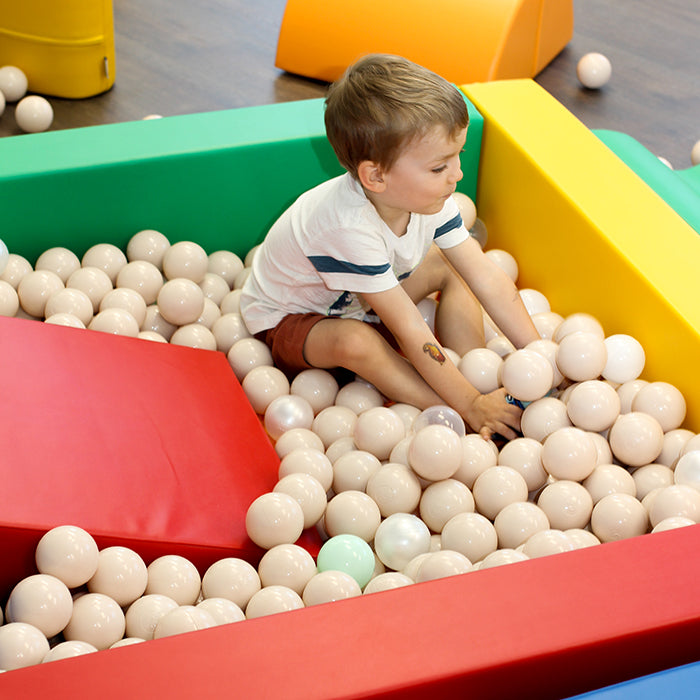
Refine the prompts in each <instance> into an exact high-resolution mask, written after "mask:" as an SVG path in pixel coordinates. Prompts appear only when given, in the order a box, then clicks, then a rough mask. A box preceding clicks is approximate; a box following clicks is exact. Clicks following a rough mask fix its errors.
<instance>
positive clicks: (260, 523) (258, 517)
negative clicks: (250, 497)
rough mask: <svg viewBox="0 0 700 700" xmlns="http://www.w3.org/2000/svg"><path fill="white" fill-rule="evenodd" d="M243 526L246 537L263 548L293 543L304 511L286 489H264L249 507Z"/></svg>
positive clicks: (300, 525)
mask: <svg viewBox="0 0 700 700" xmlns="http://www.w3.org/2000/svg"><path fill="white" fill-rule="evenodd" d="M245 527H246V532H247V533H248V537H250V539H251V540H253V542H255V544H257V545H258V547H262V548H263V549H270V548H271V547H274V546H275V545H278V544H293V543H294V542H296V541H297V540H298V539H299V536H300V535H301V533H302V531H303V529H304V511H303V510H302V507H301V506H300V505H299V503H298V501H296V500H295V499H294V498H292V496H289V495H287V494H286V493H266V494H263V495H262V496H258V498H256V499H255V500H254V501H253V502H252V503H251V504H250V506H249V507H248V511H247V513H246V517H245Z"/></svg>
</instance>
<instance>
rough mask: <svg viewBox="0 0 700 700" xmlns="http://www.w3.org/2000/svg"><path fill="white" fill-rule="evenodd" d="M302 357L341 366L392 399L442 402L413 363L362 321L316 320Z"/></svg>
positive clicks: (423, 404) (424, 403)
mask: <svg viewBox="0 0 700 700" xmlns="http://www.w3.org/2000/svg"><path fill="white" fill-rule="evenodd" d="M304 357H305V359H306V361H307V362H308V363H309V364H310V365H312V366H314V367H319V368H321V369H330V368H332V367H345V368H346V369H349V370H351V371H352V372H354V373H355V374H357V375H359V376H360V377H362V378H363V379H365V380H366V381H368V382H370V383H371V384H373V385H374V386H375V387H376V388H377V390H378V391H380V392H381V393H382V394H383V395H384V396H386V397H387V398H388V399H391V400H392V401H397V402H400V403H408V404H411V405H412V406H416V407H418V408H428V407H429V406H434V405H435V404H441V403H444V402H443V401H442V399H441V398H440V397H439V396H438V395H437V394H436V393H435V392H434V391H433V390H432V389H431V388H430V386H429V385H428V384H427V383H426V382H425V380H424V379H423V378H422V377H421V376H420V374H419V373H418V372H417V371H416V370H415V369H414V368H413V366H412V365H411V364H410V363H409V362H408V361H407V360H406V359H405V358H404V357H402V356H401V355H399V353H397V352H396V351H395V350H394V349H393V348H392V347H391V345H389V343H387V341H386V340H385V339H384V338H383V337H382V335H381V334H380V333H379V332H378V331H377V330H375V329H374V328H372V325H371V324H369V323H365V322H364V321H357V320H354V319H340V318H327V319H324V320H322V321H319V322H318V323H316V324H315V325H314V326H313V327H312V328H311V330H310V331H309V333H308V335H307V337H306V342H305V344H304Z"/></svg>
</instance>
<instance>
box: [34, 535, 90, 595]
mask: <svg viewBox="0 0 700 700" xmlns="http://www.w3.org/2000/svg"><path fill="white" fill-rule="evenodd" d="M35 561H36V566H37V569H38V570H39V572H40V573H42V574H51V575H52V576H55V577H56V578H58V579H60V580H61V581H63V583H65V584H66V586H68V588H76V587H77V586H82V585H83V584H84V583H87V581H89V580H90V578H92V576H93V574H94V573H95V571H97V565H98V561H99V551H98V548H97V543H96V542H95V540H94V539H93V538H92V535H90V534H89V533H88V532H86V531H85V530H83V529H82V528H79V527H76V526H74V525H60V526H58V527H55V528H53V529H51V530H49V531H48V532H47V533H45V534H44V535H43V537H42V538H41V539H40V540H39V543H38V544H37V546H36V552H35Z"/></svg>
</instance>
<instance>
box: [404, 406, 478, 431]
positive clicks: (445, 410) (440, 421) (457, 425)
mask: <svg viewBox="0 0 700 700" xmlns="http://www.w3.org/2000/svg"><path fill="white" fill-rule="evenodd" d="M429 425H446V426H447V427H448V428H451V429H452V430H454V432H455V433H457V435H459V436H460V437H462V436H463V435H465V434H466V428H465V426H464V420H463V419H462V416H460V415H459V413H457V411H455V410H454V409H453V408H450V407H449V406H441V405H438V406H430V407H429V408H426V409H425V410H424V411H421V412H420V413H419V414H418V415H417V416H416V417H415V418H414V420H413V423H412V425H411V430H413V432H414V433H417V432H419V431H420V430H422V429H423V428H425V427H427V426H429Z"/></svg>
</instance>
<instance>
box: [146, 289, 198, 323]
mask: <svg viewBox="0 0 700 700" xmlns="http://www.w3.org/2000/svg"><path fill="white" fill-rule="evenodd" d="M156 303H157V304H158V308H159V309H160V313H161V315H162V316H163V318H164V319H165V320H166V321H167V322H168V323H172V324H173V325H175V326H184V325H186V324H188V323H194V322H195V321H196V320H197V319H198V318H199V316H200V315H201V313H202V311H204V292H203V291H202V289H201V288H200V286H199V285H198V284H197V283H195V282H193V281H192V280H190V279H186V278H184V277H176V278H174V279H170V280H168V281H167V282H166V283H165V284H164V285H163V286H162V287H161V288H160V290H159V292H158V296H157V298H156Z"/></svg>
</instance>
